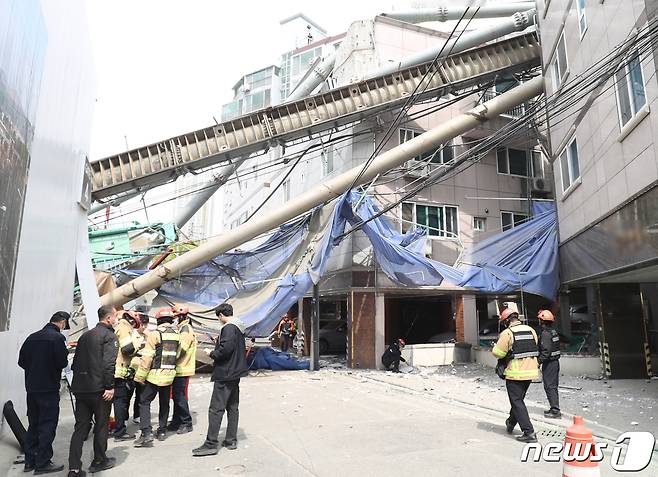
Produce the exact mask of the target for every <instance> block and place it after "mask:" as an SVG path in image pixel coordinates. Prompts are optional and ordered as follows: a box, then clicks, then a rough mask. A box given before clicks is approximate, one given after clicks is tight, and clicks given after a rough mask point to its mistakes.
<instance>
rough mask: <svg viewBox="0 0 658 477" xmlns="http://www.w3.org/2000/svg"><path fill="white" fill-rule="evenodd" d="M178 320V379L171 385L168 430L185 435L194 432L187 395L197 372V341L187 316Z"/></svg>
mask: <svg viewBox="0 0 658 477" xmlns="http://www.w3.org/2000/svg"><path fill="white" fill-rule="evenodd" d="M174 311H176V310H174ZM178 319H179V322H178V336H179V339H180V354H179V357H178V359H177V360H176V378H174V382H173V383H172V385H171V393H172V398H173V401H174V413H173V416H172V418H171V423H170V424H169V425H168V426H167V429H168V430H171V431H177V432H178V433H180V434H183V433H185V432H190V431H191V430H192V415H191V414H190V406H189V403H188V400H187V395H186V394H187V388H188V384H189V381H190V376H194V373H195V371H196V349H197V339H196V336H195V334H194V328H193V327H192V323H191V322H190V319H189V318H188V317H187V314H185V315H182V316H180V317H179V318H178Z"/></svg>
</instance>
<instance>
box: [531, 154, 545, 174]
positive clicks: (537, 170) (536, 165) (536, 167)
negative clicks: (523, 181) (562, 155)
mask: <svg viewBox="0 0 658 477" xmlns="http://www.w3.org/2000/svg"><path fill="white" fill-rule="evenodd" d="M530 154H531V156H532V176H533V177H538V178H543V177H544V155H543V154H542V153H541V151H538V150H536V149H533V150H532V151H530Z"/></svg>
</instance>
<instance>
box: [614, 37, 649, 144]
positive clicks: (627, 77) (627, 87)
mask: <svg viewBox="0 0 658 477" xmlns="http://www.w3.org/2000/svg"><path fill="white" fill-rule="evenodd" d="M635 58H636V59H637V63H638V67H639V71H640V76H641V77H642V82H641V83H642V90H643V91H644V104H643V105H642V107H640V108H639V109H638V108H637V105H636V104H635V95H634V94H633V85H632V80H631V70H630V68H629V65H630V62H631V61H632V60H633V59H635ZM622 63H623V64H622V65H620V67H619V68H618V69H617V71H616V72H615V76H614V83H615V99H616V100H617V119H618V120H619V128H620V130H621V131H622V132H623V131H624V130H625V129H626V128H627V127H629V125H630V124H633V123H634V119H635V118H636V117H637V116H638V115H640V114H642V112H643V111H644V110H647V109H648V108H647V106H648V104H649V102H648V98H647V85H646V84H645V78H644V70H643V69H642V59H641V57H640V55H639V53H638V52H637V50H633V52H632V53H631V54H629V55H628V56H627V57H626V58H625V59H624V61H623V62H622ZM621 69H623V71H624V91H625V92H626V94H627V95H628V102H629V105H630V107H631V113H632V114H631V116H630V117H629V118H628V121H626V122H623V119H622V111H621V101H620V100H619V94H620V90H621V85H620V84H619V82H618V81H617V72H619V71H620V70H621Z"/></svg>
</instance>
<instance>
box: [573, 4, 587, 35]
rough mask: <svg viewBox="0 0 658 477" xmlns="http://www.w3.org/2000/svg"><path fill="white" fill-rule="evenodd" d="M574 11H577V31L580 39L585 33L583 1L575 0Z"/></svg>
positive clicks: (585, 22)
mask: <svg viewBox="0 0 658 477" xmlns="http://www.w3.org/2000/svg"><path fill="white" fill-rule="evenodd" d="M576 9H577V10H578V29H579V30H580V37H581V38H582V37H583V35H584V34H585V32H586V31H587V18H586V17H585V0H576Z"/></svg>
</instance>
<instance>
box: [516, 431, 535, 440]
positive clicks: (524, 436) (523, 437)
mask: <svg viewBox="0 0 658 477" xmlns="http://www.w3.org/2000/svg"><path fill="white" fill-rule="evenodd" d="M516 440H517V441H519V442H526V443H529V442H537V434H535V433H534V432H533V433H532V434H525V433H524V434H522V435H520V436H516Z"/></svg>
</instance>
